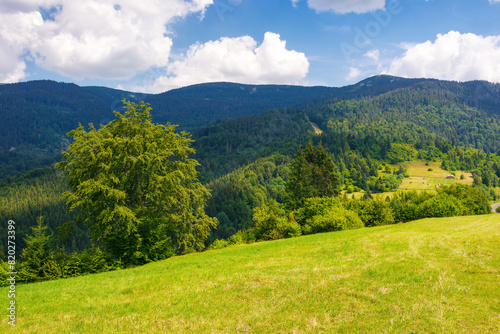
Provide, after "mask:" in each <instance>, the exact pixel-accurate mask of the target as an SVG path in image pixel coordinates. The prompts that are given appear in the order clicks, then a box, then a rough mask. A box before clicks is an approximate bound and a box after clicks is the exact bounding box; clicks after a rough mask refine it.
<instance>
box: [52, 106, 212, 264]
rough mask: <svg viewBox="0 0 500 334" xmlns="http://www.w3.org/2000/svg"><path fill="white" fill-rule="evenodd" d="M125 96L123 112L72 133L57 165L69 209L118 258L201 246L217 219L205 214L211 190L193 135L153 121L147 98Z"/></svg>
mask: <svg viewBox="0 0 500 334" xmlns="http://www.w3.org/2000/svg"><path fill="white" fill-rule="evenodd" d="M123 102H124V109H125V110H126V111H125V114H121V113H119V112H116V111H115V115H116V117H117V119H115V120H113V121H111V122H110V123H109V124H107V125H104V126H101V128H100V129H98V130H96V129H95V127H94V126H93V125H92V124H89V131H88V132H87V131H86V130H85V129H84V127H83V126H82V125H80V126H79V127H78V128H77V129H75V130H73V131H71V132H69V135H70V136H71V137H73V143H72V144H71V145H70V146H69V147H68V149H67V151H66V152H65V153H64V157H63V161H62V162H60V163H59V164H58V167H59V168H60V169H63V170H64V173H65V175H66V178H67V181H68V185H69V188H70V191H69V192H66V193H64V195H63V197H64V198H65V199H66V200H67V205H68V209H69V210H70V211H72V210H75V209H77V208H78V217H77V219H79V220H81V221H84V222H85V223H86V224H87V225H88V226H89V228H90V230H91V232H92V236H93V238H94V239H95V240H98V241H100V242H102V244H103V246H104V247H105V249H106V250H107V251H108V252H110V255H111V256H112V257H114V258H117V259H121V260H122V261H124V262H125V263H133V264H135V263H144V262H148V261H152V260H158V259H163V258H166V257H169V256H171V255H173V254H174V253H177V254H183V253H188V252H192V251H200V250H202V249H203V248H204V242H205V240H206V239H207V238H208V236H209V233H210V229H211V228H214V227H216V225H217V220H216V219H214V218H210V217H208V216H207V215H206V214H205V211H204V207H205V202H206V200H207V199H208V198H209V196H210V194H209V192H208V190H207V189H206V188H205V187H204V186H203V185H202V184H201V183H200V182H199V181H198V179H197V171H196V169H195V168H196V166H197V165H198V162H197V161H196V160H194V159H192V158H190V157H189V155H190V154H193V153H195V151H194V149H193V148H191V147H190V144H191V143H192V139H191V138H190V136H189V135H188V134H187V133H185V132H181V133H176V132H174V130H175V128H176V126H175V125H170V124H168V123H167V125H159V124H154V123H152V121H151V115H150V110H151V108H150V107H149V104H146V103H144V102H140V103H137V104H136V103H131V102H126V101H123Z"/></svg>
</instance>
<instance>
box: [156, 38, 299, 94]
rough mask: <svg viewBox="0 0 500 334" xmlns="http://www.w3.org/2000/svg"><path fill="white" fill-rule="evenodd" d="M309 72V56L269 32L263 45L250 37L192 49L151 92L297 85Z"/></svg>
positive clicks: (221, 41)
mask: <svg viewBox="0 0 500 334" xmlns="http://www.w3.org/2000/svg"><path fill="white" fill-rule="evenodd" d="M308 70H309V62H308V60H307V58H306V56H305V54H304V53H301V52H297V51H293V50H287V49H286V41H283V40H281V39H280V35H278V34H275V33H271V32H267V33H266V34H265V35H264V40H263V42H262V43H261V44H260V45H258V43H257V42H256V41H255V40H254V39H253V38H252V37H250V36H243V37H237V38H227V37H224V38H221V39H219V40H217V41H209V42H206V43H204V44H195V45H192V46H191V47H190V48H189V50H188V52H187V53H186V55H184V56H183V57H182V59H180V60H177V61H175V62H173V63H171V64H169V65H168V66H167V75H164V76H161V77H159V78H158V79H157V80H155V82H154V83H153V85H152V87H151V88H150V90H152V91H154V92H161V91H165V90H168V89H171V88H175V87H181V86H187V85H191V84H195V83H203V82H214V81H232V82H240V83H252V84H270V83H280V84H294V83H298V82H299V80H301V79H303V78H304V77H305V76H306V75H307V73H308Z"/></svg>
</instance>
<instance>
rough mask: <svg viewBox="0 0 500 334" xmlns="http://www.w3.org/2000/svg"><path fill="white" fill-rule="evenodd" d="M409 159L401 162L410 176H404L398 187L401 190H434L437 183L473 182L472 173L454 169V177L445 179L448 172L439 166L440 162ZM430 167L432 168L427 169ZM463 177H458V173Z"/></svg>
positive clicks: (469, 183)
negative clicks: (409, 160)
mask: <svg viewBox="0 0 500 334" xmlns="http://www.w3.org/2000/svg"><path fill="white" fill-rule="evenodd" d="M427 164H428V165H426V162H425V161H418V160H417V161H411V162H405V163H403V164H402V166H403V168H405V169H407V170H408V174H409V175H410V177H408V178H405V179H404V180H403V182H402V183H401V185H400V186H399V189H401V190H435V189H436V187H438V186H439V185H450V184H452V183H462V184H468V185H471V184H472V182H473V179H472V173H467V172H462V171H456V172H455V174H456V176H455V179H447V178H446V176H448V175H450V172H448V171H446V170H444V169H442V168H441V162H432V161H430V162H428V163H427ZM429 169H432V170H429ZM462 174H463V175H464V179H463V180H461V179H460V175H462Z"/></svg>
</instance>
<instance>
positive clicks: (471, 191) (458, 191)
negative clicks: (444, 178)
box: [438, 183, 491, 215]
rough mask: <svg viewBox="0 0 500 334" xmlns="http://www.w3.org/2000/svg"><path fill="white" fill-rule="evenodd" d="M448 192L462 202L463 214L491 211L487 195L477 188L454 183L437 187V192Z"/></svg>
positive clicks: (480, 213) (478, 213)
mask: <svg viewBox="0 0 500 334" xmlns="http://www.w3.org/2000/svg"><path fill="white" fill-rule="evenodd" d="M443 193H444V194H448V195H450V196H453V197H455V198H456V199H458V200H459V201H460V202H461V204H462V214H463V215H483V214H488V213H490V212H491V206H490V202H489V200H488V197H487V196H486V195H485V194H484V193H483V192H482V191H480V190H479V189H476V188H474V187H470V186H466V185H463V184H459V183H454V184H452V185H450V186H444V187H441V188H439V189H438V194H443Z"/></svg>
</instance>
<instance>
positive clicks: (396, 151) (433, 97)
mask: <svg viewBox="0 0 500 334" xmlns="http://www.w3.org/2000/svg"><path fill="white" fill-rule="evenodd" d="M254 88H255V89H254ZM259 94H260V95H259ZM122 98H125V99H131V100H133V99H146V100H149V101H150V102H151V104H152V107H153V109H152V114H151V117H152V119H153V120H154V122H159V123H161V120H163V121H164V122H166V121H167V120H168V117H169V116H168V115H171V116H172V117H174V114H175V117H178V120H179V122H177V123H180V124H181V125H180V127H179V129H186V128H189V127H190V126H192V127H194V126H195V125H196V124H198V125H200V124H203V123H206V122H213V123H214V124H211V125H209V126H206V127H201V128H200V129H199V130H197V131H196V132H194V133H193V134H192V139H194V143H193V147H194V148H195V149H196V154H195V155H193V158H195V159H196V160H197V161H198V162H199V166H198V167H197V169H198V171H199V172H200V174H199V179H200V180H201V181H202V183H203V184H204V185H205V186H206V187H207V189H208V190H209V191H210V193H211V198H210V199H209V200H208V201H207V205H206V213H207V214H208V215H209V216H211V217H216V218H217V219H218V221H219V226H218V228H217V229H216V230H213V231H212V232H211V236H210V238H209V240H208V241H207V244H206V246H208V245H209V244H210V243H212V242H213V241H215V240H217V239H227V238H229V237H231V236H233V235H235V234H238V232H239V231H243V230H247V229H249V228H253V227H254V225H255V224H256V219H255V217H254V215H255V210H261V211H262V210H263V211H262V212H267V213H266V214H268V213H269V212H274V213H273V214H276V215H278V216H279V215H281V216H282V215H283V212H284V211H283V209H282V206H284V205H288V204H287V201H288V203H290V199H289V198H287V196H289V194H288V195H287V193H286V184H287V182H290V168H291V166H292V165H293V164H292V161H293V160H294V157H296V155H297V152H299V150H300V149H304V148H305V147H306V145H307V144H308V143H309V142H310V143H311V144H312V145H311V147H312V146H314V147H318V150H323V148H324V150H325V152H327V154H328V155H329V156H330V157H331V160H332V163H333V166H334V167H333V168H334V177H335V178H336V180H338V184H337V185H336V187H337V186H338V189H336V191H340V192H341V193H342V194H343V196H344V197H346V198H347V197H348V198H349V199H351V197H353V196H354V193H357V194H359V196H358V197H360V196H363V197H364V198H365V199H366V200H370V199H371V194H375V193H386V192H394V191H396V190H398V188H399V187H400V185H401V184H402V182H403V180H404V179H405V178H406V177H408V176H409V175H408V173H407V171H406V170H405V168H403V163H405V162H411V161H414V160H416V159H418V160H420V161H421V162H422V165H423V163H424V162H425V161H427V162H431V161H433V162H434V163H435V164H437V163H439V164H440V165H438V166H441V167H442V168H443V169H444V170H446V171H448V172H449V173H454V171H461V173H465V172H467V173H470V174H469V175H472V176H473V183H474V186H475V188H476V190H478V191H480V192H481V193H482V194H483V195H485V196H487V197H488V198H489V199H490V200H495V199H497V198H498V196H499V193H500V192H499V188H498V187H500V155H499V154H500V85H498V84H496V85H495V84H490V83H486V82H480V81H477V82H466V83H457V82H444V81H438V80H425V79H403V78H395V77H389V76H377V77H373V78H368V79H366V80H364V81H362V82H360V83H358V84H356V85H352V86H347V87H342V88H333V89H326V88H324V87H323V88H322V87H315V88H303V87H302V88H301V87H293V86H250V85H238V84H228V83H215V84H207V85H197V86H192V87H187V88H184V89H180V90H177V91H172V92H168V93H164V94H159V95H155V96H149V95H139V94H133V93H130V92H124V91H118V90H112V89H108V88H103V87H86V88H81V87H78V86H76V85H72V84H59V83H54V82H50V81H45V82H31V83H25V84H17V85H3V86H0V104H1V111H0V112H1V113H2V117H3V116H5V118H4V119H5V120H6V121H5V122H2V123H1V127H2V131H4V132H3V134H2V135H5V137H4V140H3V141H2V144H3V146H2V150H3V151H1V152H0V154H1V159H0V165H1V166H0V168H1V170H0V175H1V176H2V178H3V181H1V182H0V193H1V195H2V200H1V201H0V208H1V211H0V216H1V217H3V218H2V219H4V220H6V219H13V220H15V221H20V222H23V227H22V228H21V229H20V230H19V231H18V233H19V234H18V236H19V240H20V242H19V244H18V246H19V247H20V248H23V246H24V242H23V240H24V238H25V236H26V235H27V234H28V233H29V231H30V227H31V226H33V225H35V224H36V221H37V219H38V217H40V216H42V217H44V221H45V223H46V224H47V225H48V227H49V232H50V233H53V234H54V237H57V238H59V239H57V240H56V241H55V243H56V246H57V247H64V248H65V250H66V251H80V250H81V249H83V248H87V247H89V246H90V240H89V232H88V230H87V228H86V227H84V226H83V225H81V224H80V225H78V224H76V225H74V226H75V227H76V229H74V230H73V235H72V236H71V235H70V238H69V239H68V240H63V239H62V237H64V236H65V235H66V234H67V233H63V232H65V231H66V230H59V227H60V226H62V225H63V224H64V223H66V222H68V221H70V220H71V219H73V218H74V217H75V215H74V214H68V213H66V212H65V204H64V202H63V201H61V200H60V195H61V194H62V193H63V191H65V190H67V186H66V185H65V184H64V178H63V176H62V175H61V174H60V173H57V172H55V171H54V170H53V169H50V168H49V169H41V170H37V171H31V172H28V173H18V172H19V171H24V170H32V169H33V168H35V167H44V166H48V165H53V164H54V163H55V162H57V161H59V160H60V157H61V151H63V150H64V149H65V148H66V147H67V146H68V145H69V144H70V141H69V139H68V138H66V137H65V135H64V134H65V133H66V132H67V131H69V130H72V129H74V128H76V126H77V125H78V123H81V124H83V125H86V124H87V123H89V122H93V123H96V125H98V124H99V123H108V122H109V120H111V119H112V118H113V115H112V113H111V110H112V109H120V106H121V102H119V99H122ZM154 103H158V104H157V106H159V107H158V108H155V105H154ZM267 105H271V106H274V107H276V108H270V109H269V110H266V111H264V112H259V111H262V110H263V109H265V108H266V107H265V106H267ZM292 105H294V106H292ZM176 107H177V108H178V109H175V108H176ZM174 109H175V110H177V111H175V112H173V110H174ZM16 112H17V113H16ZM251 113H254V114H253V115H247V116H242V117H237V116H241V115H245V114H251ZM182 115H190V116H189V117H185V118H184V119H183V118H182ZM210 115H211V116H210ZM165 117H167V118H165ZM175 117H174V118H173V119H175ZM222 118H233V119H227V120H222ZM217 119H219V120H217ZM183 122H184V123H183ZM190 122H191V123H190ZM193 122H194V123H193ZM173 123H176V122H173ZM198 125H196V126H198ZM179 129H178V130H179ZM178 130H177V131H178ZM319 147H321V149H319ZM322 154H323V153H322ZM429 170H431V168H429ZM15 173H18V174H17V176H13V177H12V176H11V177H7V176H8V175H10V174H15ZM459 175H460V174H457V178H458V176H459ZM313 181H314V180H313ZM336 182H337V181H336ZM470 182H472V180H471V181H470ZM476 190H474V191H476ZM47 192H48V193H50V196H47V195H44V194H46V193H47ZM470 192H471V193H472V191H470ZM441 193H444V194H446V191H444V192H441ZM474 194H476V193H474ZM455 195H456V196H458V197H457V198H459V197H460V196H462V195H463V194H462V195H457V194H455ZM44 196H46V198H45V199H44ZM311 196H314V195H311ZM412 196H413V197H412ZM446 196H447V195H446ZM446 196H445V195H443V198H446ZM431 197H432V196H431ZM476 197H477V196H476ZM431 200H433V199H432V198H430V197H429V196H427V195H425V196H420V197H419V196H417V195H415V194H414V195H411V196H410V195H409V196H406V197H404V196H403V199H401V201H399V202H398V200H395V201H392V202H391V204H390V205H389V204H383V205H382V206H379V207H378V208H379V209H380V210H392V211H391V212H393V213H391V215H390V216H391V217H393V218H391V219H392V220H391V221H393V222H394V221H398V219H400V220H404V221H407V220H408V219H410V220H411V219H416V218H422V217H426V216H432V215H431V214H430V213H428V212H427V211H425V210H427V209H426V208H428V207H430V206H429V205H430V204H425V205H424V203H429V202H428V201H431ZM433 201H436V200H433ZM409 202H413V205H414V206H415V207H413V208H412V209H411V210H413V211H412V212H410V213H408V212H406V211H405V210H406V209H408V208H409V207H411V205H410V206H408V205H409ZM273 203H274V204H273ZM332 203H333V202H332ZM377 203H378V202H376V201H375V202H373V203H372V204H373V205H372V204H366V205H365V204H346V206H347V207H348V210H351V209H353V210H354V211H356V210H357V211H356V212H358V213H359V215H360V216H361V217H364V218H363V219H365V218H366V217H368V214H367V213H366V210H368V209H366V207H368V208H370V205H372V206H373V207H372V208H371V209H370V210H372V209H373V210H375V209H376V208H377V205H379V204H377ZM415 203H419V205H420V204H422V205H423V206H422V208H420V209H418V210H420V211H416V210H417V207H416V205H417V204H415ZM447 203H448V204H450V203H451V204H450V205H451V206H452V207H454V206H453V205H452V204H453V203H452V201H448V202H447ZM314 205H316V204H314ZM321 205H324V204H321ZM321 205H320V206H321ZM351 206H354V208H353V207H351ZM407 206H408V207H407ZM401 207H404V208H405V209H404V210H403V211H405V212H402V211H401V210H402V209H401ZM259 208H260V209H259ZM455 209H456V210H455ZM455 209H454V210H455V211H450V212H455V213H457V212H460V213H461V214H464V213H466V212H471V211H470V210H469V211H467V210H465V209H461V208H455ZM266 210H267V211H266ZM377 210H378V209H377ZM483 211H484V210H483ZM281 216H280V217H281ZM282 218H283V217H281V218H280V219H282ZM366 219H368V218H366ZM293 221H294V220H293V219H291V220H290V222H292V223H293ZM305 221H306V219H305V218H304V219H302V221H301V220H300V219H299V223H301V224H302V223H304V222H305ZM367 221H369V220H367ZM363 223H364V224H367V223H366V222H363ZM295 224H296V223H295ZM304 224H305V223H304ZM368 224H369V223H368ZM294 226H295V227H296V225H294ZM295 227H294V228H295ZM304 231H307V228H306V229H305V230H304ZM0 232H2V233H5V230H2V231H0ZM304 233H305V232H304Z"/></svg>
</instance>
